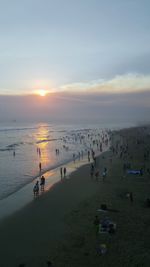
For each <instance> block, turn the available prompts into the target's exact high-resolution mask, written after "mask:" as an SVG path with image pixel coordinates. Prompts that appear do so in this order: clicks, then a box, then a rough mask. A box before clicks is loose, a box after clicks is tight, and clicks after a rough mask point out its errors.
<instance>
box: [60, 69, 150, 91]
mask: <svg viewBox="0 0 150 267" xmlns="http://www.w3.org/2000/svg"><path fill="white" fill-rule="evenodd" d="M60 90H61V91H67V92H70V93H73V92H74V93H76V92H77V93H102V94H103V93H111V94H113V93H114V94H116V93H117V94H118V93H123V94H124V93H134V92H135V93H136V92H143V91H147V90H150V75H141V74H136V73H129V74H125V75H118V76H115V77H114V78H112V79H110V80H104V79H99V80H95V81H91V82H84V83H72V84H67V85H64V86H61V87H60Z"/></svg>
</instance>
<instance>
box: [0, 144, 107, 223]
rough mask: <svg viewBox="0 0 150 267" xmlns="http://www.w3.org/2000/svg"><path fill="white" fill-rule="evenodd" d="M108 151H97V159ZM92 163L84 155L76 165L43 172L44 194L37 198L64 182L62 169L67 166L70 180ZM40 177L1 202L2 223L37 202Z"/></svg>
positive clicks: (70, 161) (68, 163) (71, 163)
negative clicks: (61, 175) (31, 203)
mask: <svg viewBox="0 0 150 267" xmlns="http://www.w3.org/2000/svg"><path fill="white" fill-rule="evenodd" d="M108 150H109V147H106V146H105V147H104V150H103V152H99V151H96V157H99V156H101V155H102V154H103V153H105V152H106V151H108ZM90 163H91V162H89V161H88V159H87V155H84V156H83V159H80V161H79V159H78V158H76V161H75V163H74V162H73V160H69V161H67V162H66V163H65V164H62V165H61V164H60V166H58V167H57V168H54V169H49V170H45V171H42V172H41V175H44V177H45V178H46V184H45V189H44V192H41V191H40V193H39V196H37V197H38V198H40V197H41V196H42V195H43V194H45V193H47V192H48V191H50V190H51V188H52V187H54V186H55V185H57V184H58V183H60V182H61V181H62V179H61V177H60V167H64V166H65V167H66V168H67V176H66V178H63V179H70V176H71V174H72V173H73V172H76V170H78V169H79V168H81V167H82V166H84V165H88V164H90ZM41 175H40V176H41ZM40 176H37V177H35V178H34V179H33V180H32V181H31V182H30V183H28V184H26V185H25V186H23V187H21V188H20V189H19V190H17V191H16V192H14V193H12V194H10V195H8V196H7V197H6V198H4V199H1V200H0V221H2V220H4V219H5V218H7V217H9V216H11V215H13V214H14V213H15V212H17V211H19V210H21V209H22V208H24V207H25V206H26V205H28V204H29V203H30V202H32V201H34V200H35V197H34V195H33V187H34V184H35V182H36V181H37V180H39V178H40Z"/></svg>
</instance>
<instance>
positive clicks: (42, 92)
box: [38, 89, 47, 96]
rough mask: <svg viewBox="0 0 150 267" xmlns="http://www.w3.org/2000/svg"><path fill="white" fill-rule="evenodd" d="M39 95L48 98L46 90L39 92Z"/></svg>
mask: <svg viewBox="0 0 150 267" xmlns="http://www.w3.org/2000/svg"><path fill="white" fill-rule="evenodd" d="M38 94H39V95H40V96H46V94H47V92H46V90H43V89H42V90H39V91H38Z"/></svg>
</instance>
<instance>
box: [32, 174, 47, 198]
mask: <svg viewBox="0 0 150 267" xmlns="http://www.w3.org/2000/svg"><path fill="white" fill-rule="evenodd" d="M44 186H45V177H44V175H42V176H41V178H40V183H39V181H36V183H35V185H34V187H33V193H34V196H38V195H39V191H40V187H41V191H44Z"/></svg>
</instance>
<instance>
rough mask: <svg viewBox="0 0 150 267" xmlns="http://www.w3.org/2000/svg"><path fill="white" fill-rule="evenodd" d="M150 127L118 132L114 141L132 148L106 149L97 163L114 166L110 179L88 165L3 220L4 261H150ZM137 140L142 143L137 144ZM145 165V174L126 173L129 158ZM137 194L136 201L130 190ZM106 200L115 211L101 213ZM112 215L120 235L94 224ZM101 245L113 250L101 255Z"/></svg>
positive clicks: (7, 264) (0, 255)
mask: <svg viewBox="0 0 150 267" xmlns="http://www.w3.org/2000/svg"><path fill="white" fill-rule="evenodd" d="M148 133H149V128H133V129H127V130H122V131H119V132H115V133H114V137H113V144H114V145H115V144H116V143H117V141H120V142H121V145H123V146H124V145H126V144H128V153H127V154H125V155H124V156H123V158H120V151H118V153H114V154H113V153H112V151H109V152H105V153H104V154H102V155H101V156H100V157H98V159H97V164H98V165H97V167H98V168H99V169H100V172H101V173H102V170H103V168H104V167H107V169H108V175H107V177H106V179H105V181H104V182H103V181H102V177H100V178H99V180H98V181H96V180H95V178H93V179H91V177H90V166H89V165H88V164H87V165H85V166H82V167H81V168H79V169H78V170H77V171H76V172H74V173H72V174H71V175H70V177H69V179H68V178H66V179H63V180H62V181H61V182H60V183H58V184H56V185H55V186H53V187H52V188H51V190H50V191H49V192H47V193H46V194H44V195H42V196H41V197H40V198H36V199H35V201H33V202H32V203H30V204H29V205H28V206H26V207H25V208H23V209H22V210H20V211H18V212H16V213H15V214H14V215H12V216H10V217H9V218H7V219H5V220H4V221H2V222H1V223H0V266H1V267H13V266H19V264H20V263H26V265H25V266H30V267H31V266H32V267H35V266H38V267H40V266H41V267H42V266H43V267H44V266H47V264H46V261H47V260H48V258H49V259H50V260H51V261H52V263H53V265H52V266H55V267H57V266H58V267H60V266H61V267H63V266H64V267H67V266H68V267H79V266H81V267H87V266H91V267H96V266H107V267H108V266H115V267H116V266H118V267H119V266H139V267H142V266H145V267H146V266H149V262H150V240H149V234H150V223H149V222H150V219H149V218H150V217H149V212H150V210H149V208H147V207H145V200H146V198H148V197H149V196H150V176H149V174H148V173H147V171H146V170H147V168H148V165H149V159H148V160H145V159H144V158H143V156H144V151H145V149H146V147H147V148H148V149H150V137H149V134H148ZM137 140H139V144H138V145H137ZM126 161H128V162H129V161H130V163H131V165H132V167H133V168H136V169H139V168H143V169H144V174H143V176H140V175H134V176H133V175H126V174H124V172H123V163H124V162H126ZM128 192H132V193H133V203H131V201H130V200H129V198H127V193H128ZM102 203H105V204H107V206H108V208H109V209H110V210H111V211H106V212H101V211H97V210H98V209H100V206H101V204H102ZM95 215H98V217H99V219H103V218H104V217H109V218H110V219H111V220H113V221H114V222H115V223H116V224H117V230H116V232H115V233H114V234H107V233H105V234H98V235H97V234H96V232H95V227H94V224H93V221H94V218H95ZM100 244H106V246H107V249H108V250H107V253H106V254H105V255H99V253H98V252H97V251H98V248H99V245H100Z"/></svg>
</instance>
